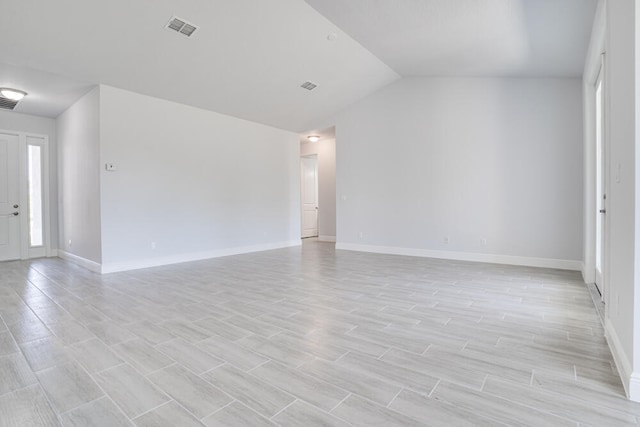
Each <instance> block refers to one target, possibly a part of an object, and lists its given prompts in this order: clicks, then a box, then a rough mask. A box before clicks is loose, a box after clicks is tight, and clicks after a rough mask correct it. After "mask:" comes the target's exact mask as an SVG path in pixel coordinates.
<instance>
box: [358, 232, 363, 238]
mask: <svg viewBox="0 0 640 427" xmlns="http://www.w3.org/2000/svg"><path fill="white" fill-rule="evenodd" d="M358 237H360V238H361V239H362V238H363V237H364V233H363V232H362V231H361V232H359V233H358Z"/></svg>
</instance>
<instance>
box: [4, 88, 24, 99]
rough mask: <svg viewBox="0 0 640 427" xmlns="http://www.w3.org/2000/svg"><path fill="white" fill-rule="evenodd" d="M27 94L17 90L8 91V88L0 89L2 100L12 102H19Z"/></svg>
mask: <svg viewBox="0 0 640 427" xmlns="http://www.w3.org/2000/svg"><path fill="white" fill-rule="evenodd" d="M26 94H27V92H25V91H23V90H18V89H10V88H8V87H3V88H0V95H2V97H3V98H7V99H11V100H12V101H20V100H21V99H22V98H24V97H25V95H26Z"/></svg>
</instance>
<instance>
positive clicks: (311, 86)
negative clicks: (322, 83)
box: [300, 82, 318, 90]
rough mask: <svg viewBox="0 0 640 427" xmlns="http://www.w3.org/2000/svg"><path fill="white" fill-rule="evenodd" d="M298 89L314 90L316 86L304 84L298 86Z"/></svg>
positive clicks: (311, 83) (310, 83)
mask: <svg viewBox="0 0 640 427" xmlns="http://www.w3.org/2000/svg"><path fill="white" fill-rule="evenodd" d="M300 87H301V88H303V89H306V90H314V89H315V88H317V87H318V85H317V84H315V83H313V82H304V83H302V84H301V85H300Z"/></svg>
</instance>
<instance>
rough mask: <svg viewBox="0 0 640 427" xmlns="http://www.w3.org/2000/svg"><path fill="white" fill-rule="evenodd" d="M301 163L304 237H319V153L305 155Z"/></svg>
mask: <svg viewBox="0 0 640 427" xmlns="http://www.w3.org/2000/svg"><path fill="white" fill-rule="evenodd" d="M300 165H301V177H300V179H301V186H300V187H301V188H302V194H301V200H302V217H301V222H302V238H303V239H306V238H308V237H318V155H317V154H314V155H311V156H303V157H302V158H301V159H300Z"/></svg>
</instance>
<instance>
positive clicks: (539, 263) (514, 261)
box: [336, 243, 582, 271]
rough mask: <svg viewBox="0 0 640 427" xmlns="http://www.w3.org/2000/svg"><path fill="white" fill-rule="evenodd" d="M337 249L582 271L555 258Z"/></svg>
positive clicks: (383, 248)
mask: <svg viewBox="0 0 640 427" xmlns="http://www.w3.org/2000/svg"><path fill="white" fill-rule="evenodd" d="M336 249H342V250H347V251H358V252H372V253H378V254H389V255H405V256H416V257H423V258H439V259H450V260H456V261H474V262H486V263H490V264H508V265H522V266H527V267H544V268H556V269H561V270H574V271H580V269H581V267H582V262H581V261H574V260H568V259H553V258H533V257H521V256H513V255H494V254H483V253H471V252H452V251H434V250H430V249H415V248H398V247H392V246H375V245H358V244H353V243H336Z"/></svg>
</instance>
